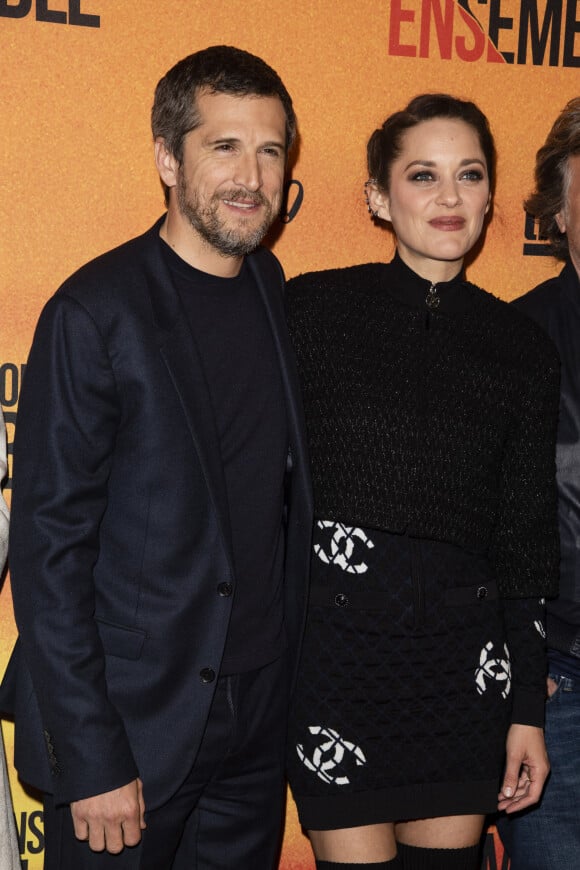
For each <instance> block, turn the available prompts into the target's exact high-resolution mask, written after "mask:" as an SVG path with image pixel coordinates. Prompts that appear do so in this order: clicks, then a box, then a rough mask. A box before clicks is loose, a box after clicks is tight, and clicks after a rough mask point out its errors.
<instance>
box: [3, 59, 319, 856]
mask: <svg viewBox="0 0 580 870" xmlns="http://www.w3.org/2000/svg"><path fill="white" fill-rule="evenodd" d="M152 127H153V136H154V140H155V161H156V166H157V170H158V172H159V175H160V178H161V181H162V184H163V187H164V190H165V196H166V204H167V213H166V215H165V216H164V217H163V218H162V219H160V220H159V221H158V222H157V223H156V224H155V226H154V227H153V228H152V229H150V230H149V231H148V232H146V233H145V234H144V235H143V236H141V237H139V238H137V239H134V240H132V241H130V242H128V243H126V244H124V245H122V246H121V247H119V248H117V249H115V250H113V251H110V252H108V253H106V254H104V255H103V256H101V257H99V258H98V259H96V260H94V261H93V262H91V263H89V264H88V265H86V266H84V267H83V268H81V269H80V270H79V271H78V272H77V273H76V274H74V275H73V276H72V277H71V278H69V279H68V280H67V281H66V282H65V283H64V284H63V286H62V287H61V288H60V289H59V290H58V292H57V293H56V294H55V296H54V297H53V298H52V299H50V300H49V302H48V303H47V305H46V307H45V309H44V311H43V313H42V315H41V317H40V321H39V324H38V327H37V330H36V334H35V338H34V342H33V346H32V349H31V353H30V358H29V362H28V367H27V374H26V382H25V384H24V386H23V390H22V395H21V400H20V407H19V414H18V423H17V429H18V433H17V437H16V443H15V450H14V480H13V501H12V509H13V524H12V534H11V575H12V589H13V597H14V609H15V615H16V621H17V625H18V629H19V642H18V644H17V648H16V650H15V653H14V656H13V659H12V661H11V664H10V667H9V672H8V675H7V677H6V681H7V682H8V683H9V684H10V685H11V686H13V693H14V695H13V703H14V709H15V720H16V752H15V754H16V764H17V767H18V769H19V772H20V775H21V777H22V779H23V780H25V781H26V782H29V783H31V784H32V785H35V786H37V787H38V788H40V789H41V790H42V791H43V792H44V794H45V835H46V863H45V867H46V868H50V870H54V868H60V870H84V868H109V867H110V868H118V870H120V868H131V870H133V868H140V870H164V868H200V870H201V868H208V870H209V868H228V870H233V868H236V870H267V868H271V867H274V866H275V864H276V860H277V854H278V850H279V844H280V832H281V827H282V820H283V807H284V795H285V786H284V777H283V755H284V738H285V724H286V709H287V703H288V695H289V691H290V688H291V683H292V677H293V672H294V667H295V663H296V659H297V655H298V650H299V645H300V638H301V633H302V626H303V618H304V605H305V597H306V578H307V569H308V562H309V550H310V543H309V535H310V526H311V512H312V508H311V497H310V490H309V480H308V470H307V462H306V450H305V441H304V430H303V421H302V416H301V408H300V401H299V397H298V384H297V377H296V373H295V369H294V362H293V358H292V352H291V349H290V347H289V342H288V336H287V333H286V328H285V324H284V317H283V300H282V290H283V275H282V271H281V269H280V266H279V264H278V262H277V260H276V259H275V257H274V256H273V255H272V254H271V253H270V252H268V251H267V250H265V249H263V248H259V247H258V245H259V243H260V242H261V240H262V239H263V237H264V235H265V234H266V232H267V230H268V229H269V227H270V226H271V225H272V223H273V222H274V220H275V219H276V218H277V216H278V215H279V212H280V209H281V204H282V193H283V182H284V174H285V167H286V162H287V156H288V151H289V149H290V148H291V146H292V143H293V140H294V137H295V133H296V119H295V115H294V111H293V108H292V101H291V99H290V96H289V94H288V92H287V91H286V88H285V87H284V85H283V83H282V81H281V80H280V78H279V77H278V75H277V74H276V73H275V71H274V70H272V69H271V68H270V67H269V66H268V65H267V64H265V63H264V62H263V61H262V60H260V59H259V58H257V57H255V56H253V55H251V54H248V53H247V52H244V51H241V50H239V49H235V48H231V47H227V46H214V47H212V48H208V49H206V50H203V51H200V52H197V53H196V54H193V55H191V56H189V57H187V58H185V59H184V60H182V61H180V62H179V63H178V64H176V66H175V67H173V68H172V69H171V70H170V71H169V72H168V73H167V74H166V75H165V76H164V77H163V78H162V79H161V81H160V82H159V84H158V86H157V90H156V94H155V102H154V106H153V112H152Z"/></svg>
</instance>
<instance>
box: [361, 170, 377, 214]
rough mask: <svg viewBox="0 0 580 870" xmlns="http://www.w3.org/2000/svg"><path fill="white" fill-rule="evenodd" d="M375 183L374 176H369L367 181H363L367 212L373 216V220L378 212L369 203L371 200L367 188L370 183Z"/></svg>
mask: <svg viewBox="0 0 580 870" xmlns="http://www.w3.org/2000/svg"><path fill="white" fill-rule="evenodd" d="M376 183H377V181H376V178H369V180H368V181H365V186H364V192H365V202H366V204H367V209H368V212H369V214H370V216H371V217H372V218H373V220H374V219H375V218H378V216H379V213H378V211H375V210H374V209H373V207H372V205H371V201H370V199H369V190H368V189H369V187H370V186H371V185H372V184H376Z"/></svg>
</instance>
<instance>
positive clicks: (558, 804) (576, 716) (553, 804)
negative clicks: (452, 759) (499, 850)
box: [497, 674, 580, 870]
mask: <svg viewBox="0 0 580 870" xmlns="http://www.w3.org/2000/svg"><path fill="white" fill-rule="evenodd" d="M550 677H551V678H552V679H553V680H554V681H555V682H556V683H557V684H558V688H557V689H556V691H555V692H554V694H553V695H552V696H551V697H550V698H549V699H548V701H547V703H546V744H547V747H548V754H549V756H550V764H551V773H550V777H549V779H548V783H547V785H546V788H545V790H544V794H543V796H542V800H541V802H540V803H539V804H538V805H537V806H536V807H532V808H530V809H529V810H525V811H524V812H522V813H517V814H516V815H514V816H511V817H507V816H503V817H501V818H500V819H499V821H498V824H497V827H498V830H499V833H500V836H501V838H502V840H503V843H504V846H505V849H506V852H507V853H508V854H509V855H510V858H511V870H578V867H580V680H574V679H571V678H570V677H565V676H562V675H560V674H550Z"/></svg>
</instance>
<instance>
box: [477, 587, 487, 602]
mask: <svg viewBox="0 0 580 870" xmlns="http://www.w3.org/2000/svg"><path fill="white" fill-rule="evenodd" d="M477 597H478V598H479V600H480V601H481V600H483V599H484V598H487V587H486V586H479V587H478V589H477Z"/></svg>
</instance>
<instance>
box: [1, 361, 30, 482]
mask: <svg viewBox="0 0 580 870" xmlns="http://www.w3.org/2000/svg"><path fill="white" fill-rule="evenodd" d="M25 370H26V365H25V364H24V363H22V364H17V363H12V362H6V363H2V364H1V365H0V405H2V410H3V413H4V422H5V424H6V452H7V454H8V477H7V479H6V481H5V483H4V486H5V488H6V489H11V487H12V451H13V449H14V430H15V428H16V405H17V404H18V396H19V395H20V389H21V387H22V378H23V377H24V372H25Z"/></svg>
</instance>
